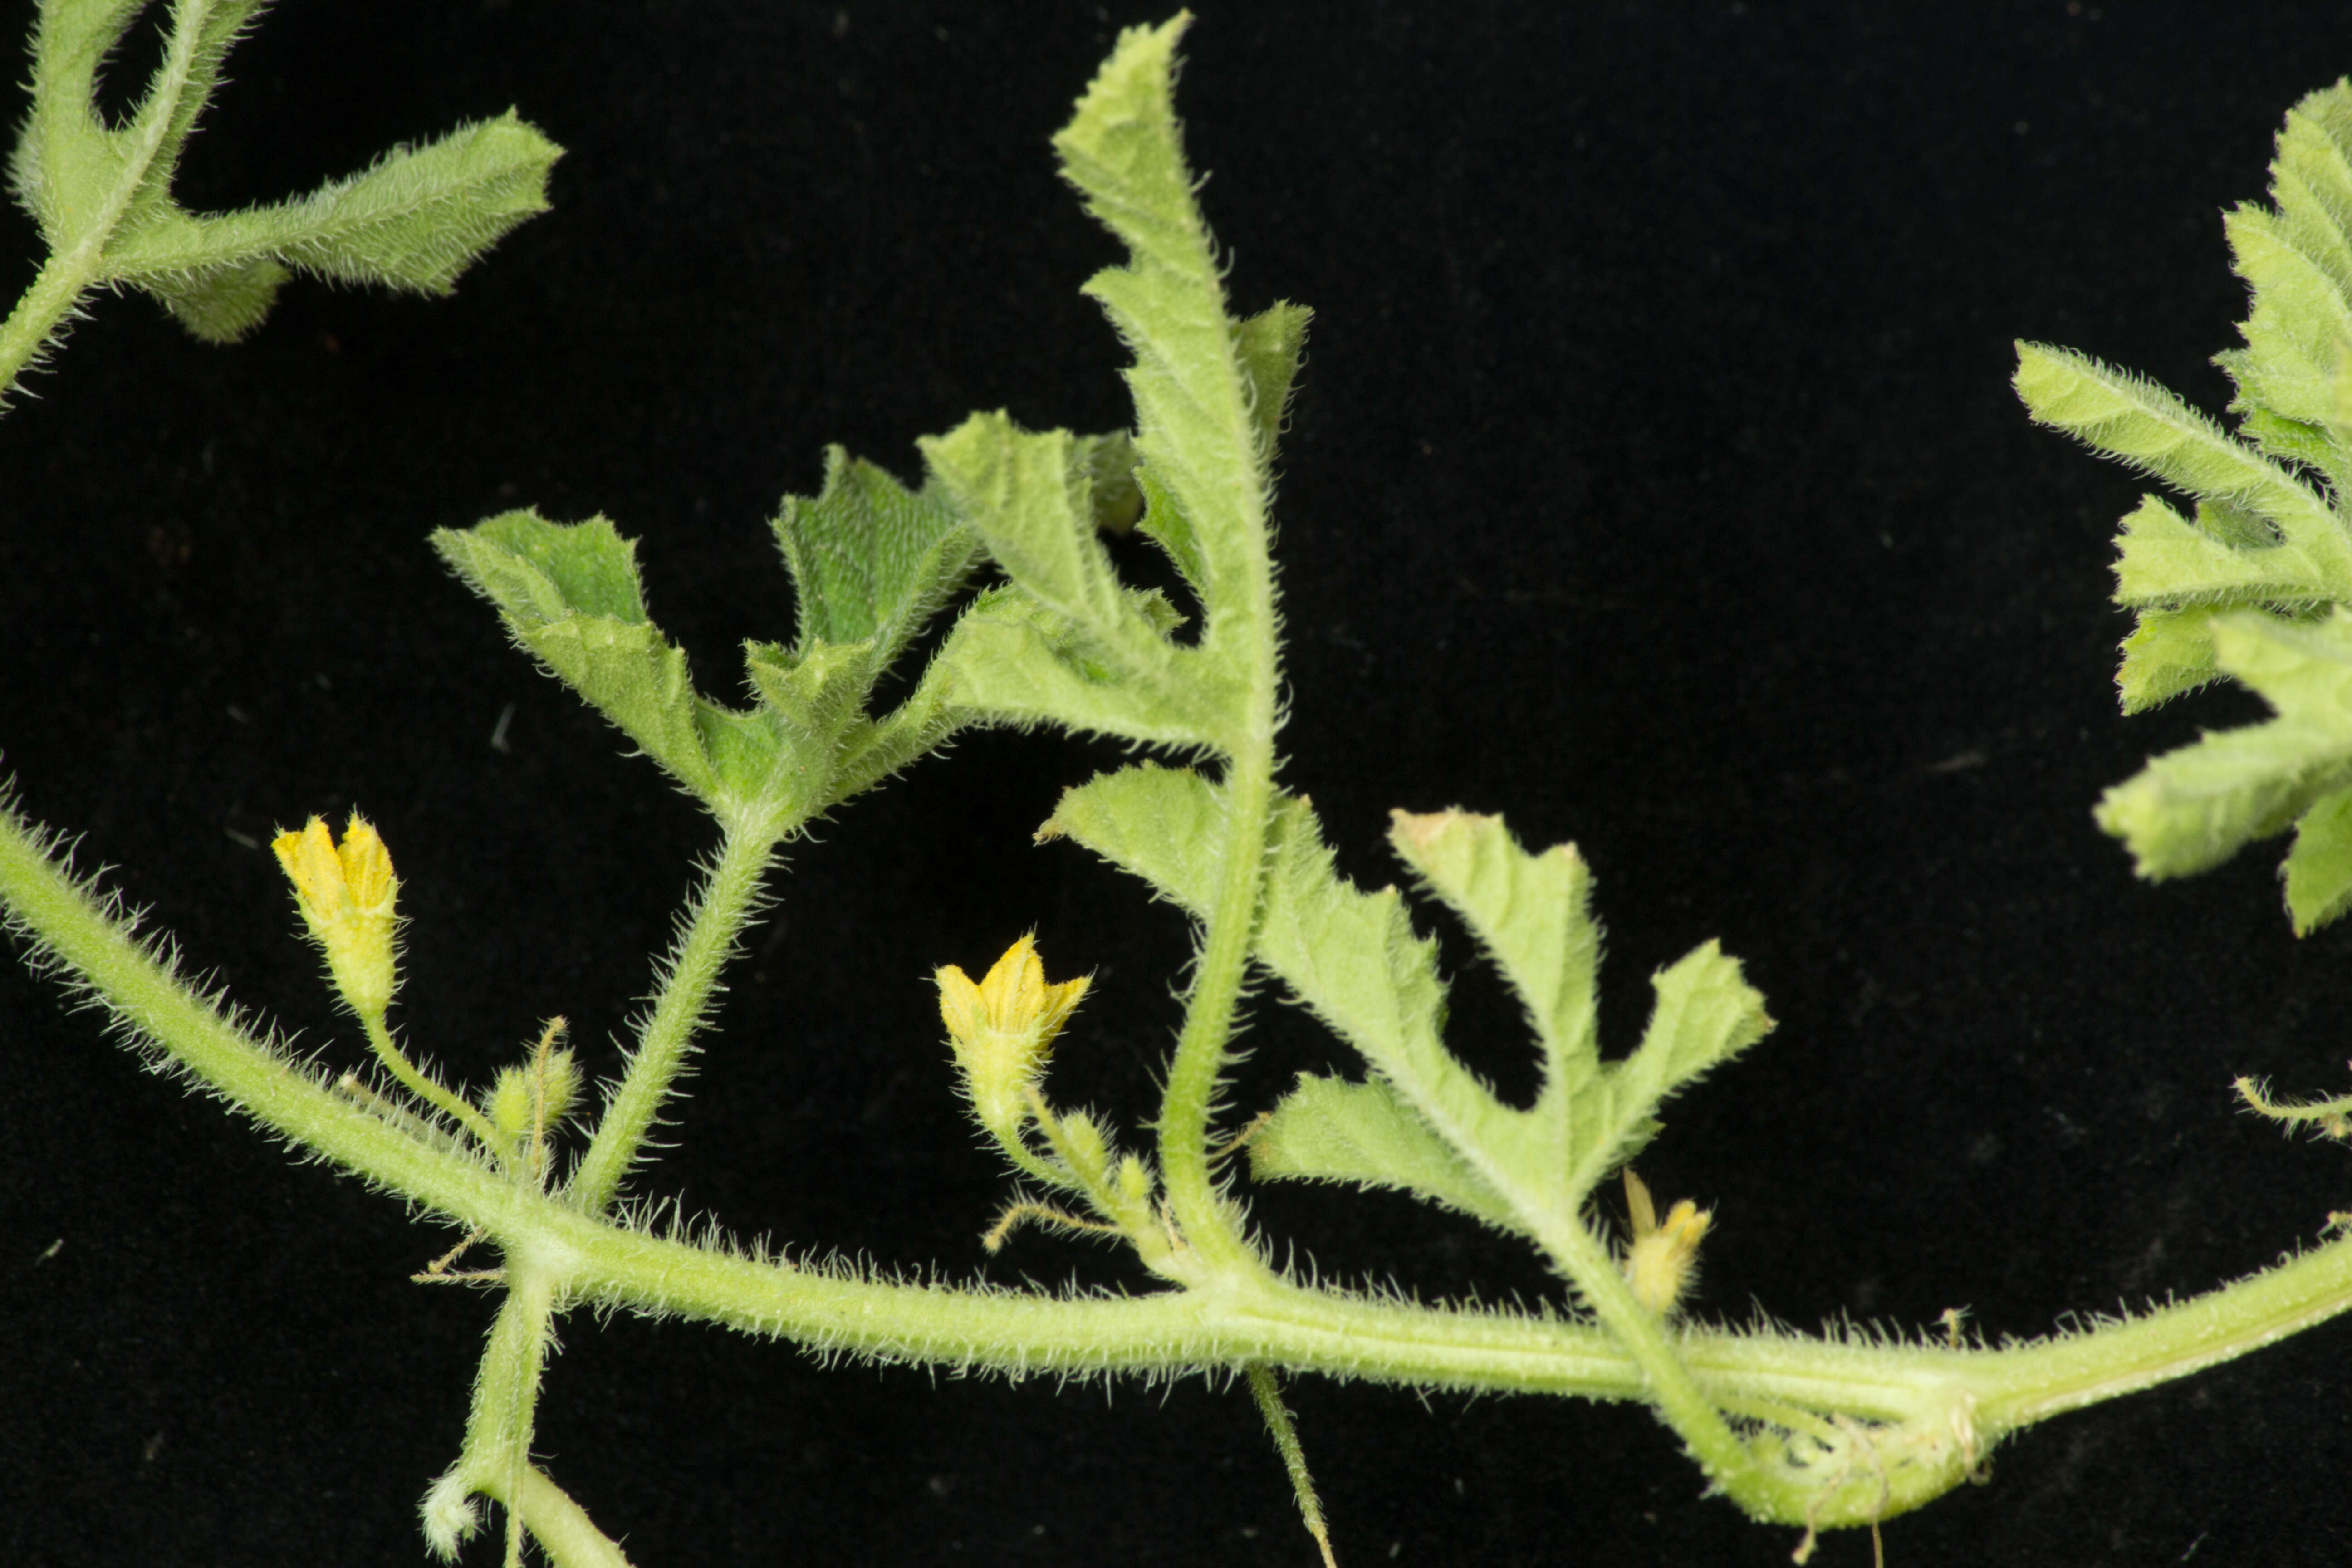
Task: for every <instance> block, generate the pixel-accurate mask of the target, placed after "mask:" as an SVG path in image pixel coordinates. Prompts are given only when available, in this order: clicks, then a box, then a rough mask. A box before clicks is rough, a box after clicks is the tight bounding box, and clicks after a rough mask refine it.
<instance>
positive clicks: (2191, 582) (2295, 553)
mask: <svg viewBox="0 0 2352 1568" xmlns="http://www.w3.org/2000/svg"><path fill="white" fill-rule="evenodd" d="M2017 356H2018V364H2017V375H2016V379H2015V385H2016V388H2017V394H2018V395H2019V396H2020V397H2021V398H2022V399H2023V400H2024V402H2025V406H2026V409H2027V411H2028V412H2029V413H2031V414H2032V416H2033V417H2034V418H2035V419H2036V420H2038V421H2039V422H2041V423H2042V424H2044V425H2048V426H2052V427H2053V428H2055V429H2058V430H2063V431H2064V432H2065V433H2066V434H2068V435H2070V436H2073V437H2074V438H2075V439H2077V440H2079V441H2081V442H2083V443H2084V445H2085V446H2088V447H2092V448H2094V449H2095V450H2097V451H2100V452H2104V453H2105V454H2106V455H2107V456H2109V457H2112V458H2116V459H2117V460H2119V461H2121V462H2124V463H2126V464H2127V465H2129V466H2131V467H2133V468H2138V469H2140V470H2141V471H2142V472H2145V473H2148V474H2153V475H2154V476H2156V477H2157V478H2158V479H2163V480H2164V481H2166V482H2167V483H2168V484H2171V485H2174V486H2177V487H2178V488H2179V489H2182V490H2185V491H2187V492H2188V493H2189V494H2191V495H2194V496H2197V497H2200V498H2201V499H2203V500H2210V501H2212V502H2215V503H2217V504H2219V505H2221V506H2223V507H2225V508H2231V509H2236V510H2243V511H2245V512H2247V513H2250V514H2252V516H2254V517H2257V518H2259V519H2261V520H2262V521H2263V522H2265V523H2268V524H2269V525H2270V526H2271V527H2272V528H2273V529H2275V530H2276V531H2277V534H2278V542H2277V543H2275V544H2271V545H2269V546H2267V547H2263V548H2254V549H2241V550H2237V551H2235V553H2237V554H2240V555H2242V556H2244V557H2247V558H2248V559H2246V560H2245V561H2244V562H2242V563H2240V564H2239V565H2238V566H2236V567H2234V568H2227V569H2225V568H2224V567H2223V565H2222V561H2223V560H2224V559H2226V558H2215V559H2212V560H2210V561H2209V560H2206V559H2204V558H2203V557H2201V556H2200V558H2199V559H2198V560H2197V561H2196V562H2195V563H2189V564H2193V565H2195V566H2197V567H2201V568H2202V570H2201V571H2199V572H2190V571H2188V570H2186V569H2185V567H2184V563H2181V562H2179V561H2177V560H2175V559H2173V557H2176V556H2179V555H2180V554H2182V553H2183V552H2185V551H2186V550H2187V547H2188V546H2187V542H2186V541H2184V540H2181V539H2180V538H2179V537H2178V536H2176V535H2173V534H2169V533H2168V534H2166V535H2165V536H2164V538H2163V540H2162V544H2163V546H2164V547H2165V549H2166V550H2167V551H2168V552H2169V553H2168V554H2167V556H2166V558H2165V560H2164V562H2163V563H2161V564H2162V566H2163V568H2164V570H2166V571H2167V572H2172V573H2176V574H2179V576H2181V577H2182V578H2184V579H2185V582H2184V586H2183V587H2182V588H2181V589H2180V590H2179V592H2182V593H2185V594H2200V593H2201V594H2206V595H2210V594H2213V593H2216V592H2220V591H2221V590H2222V589H2223V588H2225V587H2237V586H2241V585H2242V584H2244V583H2245V582H2246V581H2248V580H2252V581H2254V582H2259V583H2260V584H2263V589H2264V592H2265V593H2267V594H2271V595H2274V596H2277V597H2280V598H2287V597H2294V598H2300V599H2352V537H2347V533H2346V531H2345V529H2344V527H2343V525H2342V523H2341V522H2339V521H2338V520H2337V519H2336V514H2335V512H2334V510H2333V509H2331V508H2330V507H2329V505H2328V503H2327V501H2326V499H2325V498H2324V497H2322V496H2320V495H2319V494H2318V493H2316V492H2315V491H2314V490H2312V489H2310V488H2309V487H2308V486H2306V485H2305V484H2304V483H2303V482H2302V481H2301V480H2299V479H2296V478H2295V477H2294V475H2293V474H2290V473H2289V472H2287V471H2286V470H2285V469H2284V468H2280V467H2279V466H2278V465H2277V464H2275V463H2273V462H2272V461H2270V460H2269V459H2268V458H2264V457H2263V456H2262V454H2260V453H2259V452H2256V451H2255V450H2254V449H2253V448H2252V447H2248V446H2246V445H2244V444H2243V443H2242V442H2239V441H2237V440H2235V439H2233V438H2232V437H2230V436H2229V435H2228V434H2226V433H2225V432H2223V431H2222V430H2221V427H2220V426H2216V425H2215V424H2214V423H2213V422H2212V421H2211V420H2210V419H2208V418H2206V417H2205V416H2203V415H2201V414H2199V413H2198V412H2197V411H2196V410H2194V409H2192V408H2190V407H2189V406H2188V405H2186V404H2184V403H2182V402H2181V401H2180V400H2179V398H2177V397H2174V396H2173V395H2171V394H2170V393H2168V392H2167V391H2165V390H2164V389H2163V388H2162V387H2159V386H2158V385H2156V384H2154V383H2152V382H2149V381H2147V380H2145V379H2144V378H2142V377H2139V376H2136V375H2132V374H2128V373H2126V372H2124V371H2118V370H2116V369H2113V368H2111V367H2109V366H2107V365H2103V364H2101V363H2098V362H2097V361H2096V360H2094V359H2091V358H2090V357H2088V356H2087V355H2084V354H2078V353H2073V352H2071V351H2069V350H2065V349H2057V348H2051V347H2049V346H2048V345H2046V344H2040V343H2020V344H2018V346H2017ZM2146 511H2147V509H2146V508H2145V507H2144V508H2143V509H2142V512H2143V513H2145V512H2146ZM2140 515H2141V514H2135V521H2137V520H2138V518H2139V516H2140ZM2169 515H2170V517H2171V521H2173V522H2175V523H2179V521H2180V520H2179V516H2178V514H2169ZM2180 527H2181V530H2182V531H2187V525H2186V524H2185V523H2181V524H2180ZM2128 560H2129V554H2128V548H2127V552H2126V561H2128ZM2124 575H2125V574H2124V570H2123V568H2122V567H2120V566H2119V568H2118V577H2119V579H2122V578H2123V577H2124ZM2209 576H2210V577H2220V578H2223V579H2225V581H2223V582H2221V583H2217V584H2213V585H2211V586H2208V587H2203V588H2200V587H2199V586H2197V585H2196V584H2197V583H2198V582H2199V581H2200V579H2201V578H2204V577H2209ZM2226 579H2235V580H2234V581H2226ZM2158 580H2159V581H2164V580H2165V579H2161V578H2160V579H2158ZM2169 591H2171V590H2170V589H2168V588H2160V587H2158V586H2157V584H2156V583H2153V582H2137V583H2133V582H2124V583H2123V584H2121V586H2120V589H2119V594H2133V595H2146V594H2150V593H2158V592H2169ZM2126 602H2142V601H2140V600H2138V599H2132V600H2127V601H2126Z"/></svg>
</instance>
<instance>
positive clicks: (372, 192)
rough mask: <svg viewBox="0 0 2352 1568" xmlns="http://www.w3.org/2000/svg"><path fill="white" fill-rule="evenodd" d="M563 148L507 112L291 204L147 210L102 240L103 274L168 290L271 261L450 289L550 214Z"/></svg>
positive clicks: (364, 279) (430, 290)
mask: <svg viewBox="0 0 2352 1568" xmlns="http://www.w3.org/2000/svg"><path fill="white" fill-rule="evenodd" d="M561 156H562V150H561V149H560V148H558V147H557V146H556V145H555V144H554V143H553V142H550V141H548V140H547V138H546V137H544V136H542V135H541V134H540V133H539V132H538V131H536V130H534V129H533V128H532V127H531V126H530V125H528V124H526V123H524V122H523V121H521V120H520V119H519V118H518V117H517V116H516V115H515V113H514V111H513V110H508V111H507V112H506V113H505V114H502V115H500V116H499V117H498V118H497V119H495V120H488V121H482V122H480V123H478V124H475V125H467V126H461V127H459V128H458V129H457V130H456V131H453V132H450V133H449V134H447V135H446V136H443V137H441V138H440V139H439V140H437V141H435V142H429V143H427V144H426V145H425V146H423V147H417V148H411V149H405V150H403V151H400V152H396V153H391V154H389V155H387V156H386V157H384V158H383V159H382V160H380V161H379V162H378V163H376V164H375V166H374V167H373V168H371V169H369V170H367V171H366V172H365V173H363V174H354V175H351V176H349V177H348V178H345V179H341V180H334V181H331V182H329V183H328V184H325V185H322V186H320V188H319V189H318V190H316V191H313V192H312V193H311V194H310V195H307V196H302V197H299V198H298V199H296V200H293V201H290V202H283V203H279V204H278V205H272V206H264V207H251V208H247V210H245V211H243V212H236V213H224V214H220V215H218V216H201V217H200V216H193V215H190V214H187V213H184V212H182V211H180V210H179V209H178V208H176V207H170V208H167V209H163V210H157V211H154V212H152V213H149V214H144V215H142V217H141V219H140V221H138V222H136V223H133V224H130V225H126V226H125V228H124V231H123V232H122V233H121V235H120V236H119V237H117V239H116V240H115V242H114V243H113V244H112V245H110V247H108V249H107V257H106V276H108V277H110V278H112V279H117V280H120V281H122V282H128V283H132V284H136V285H138V286H139V287H141V288H143V289H170V288H171V287H172V286H173V279H175V278H177V277H179V276H182V275H184V274H186V273H189V272H192V271H193V272H199V273H202V272H207V271H212V270H215V269H219V268H228V267H238V266H249V265H251V264H253V263H254V262H256V261H259V260H268V259H276V260H278V261H281V262H283V263H285V264H286V265H288V266H290V267H294V268H299V269H301V270H304V271H308V272H314V273H317V274H319V275H320V277H323V278H328V279H334V280H335V281H338V282H344V283H376V284H382V285H383V286H385V287H387V288H393V289H410V290H413V291H415V292H418V293H425V294H446V293H448V292H449V291H450V289H453V288H455V287H456V286H457V276H458V274H459V273H461V272H463V271H464V270H465V269H466V268H467V267H470V266H471V265H473V263H474V262H475V261H477V260H478V259H479V258H481V256H482V255H483V254H484V253H485V252H486V251H488V249H489V248H490V247H492V246H494V245H496V244H497V243H498V242H499V240H500V239H501V238H503V237H505V236H506V234H507V233H508V231H509V230H510V229H512V228H513V227H514V226H516V225H518V224H520V223H521V222H523V221H524V220H525V219H527V218H530V217H532V216H536V215H537V214H540V213H542V212H545V211H546V210H547V179H548V174H549V171H550V170H551V169H552V168H553V167H554V164H555V162H556V160H557V159H558V158H560V157H561Z"/></svg>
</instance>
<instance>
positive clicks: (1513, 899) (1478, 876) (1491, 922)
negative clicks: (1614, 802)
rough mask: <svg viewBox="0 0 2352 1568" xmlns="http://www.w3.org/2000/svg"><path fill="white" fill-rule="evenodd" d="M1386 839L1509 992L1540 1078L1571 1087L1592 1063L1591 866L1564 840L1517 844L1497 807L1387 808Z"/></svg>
mask: <svg viewBox="0 0 2352 1568" xmlns="http://www.w3.org/2000/svg"><path fill="white" fill-rule="evenodd" d="M1389 819H1390V826H1389V843H1390V845H1391V847H1393V848H1394V849H1395V850H1396V852H1397V854H1398V856H1399V857H1400V858H1402V860H1403V861H1404V862H1405V864H1406V865H1408V866H1411V867H1412V868H1413V869H1414V870H1415V871H1417V872H1419V873H1420V874H1421V878H1422V880H1423V882H1424V883H1425V884H1426V885H1427V886H1428V888H1429V889H1430V891H1432V892H1433V893H1435V894H1436V895H1437V896H1438V897H1439V898H1441V899H1443V900H1444V901H1445V903H1446V905H1447V906H1448V907H1449V908H1451V909H1452V910H1454V913H1455V914H1456V915H1458V916H1460V917H1461V919H1462V921H1463V923H1464V924H1465V925H1467V926H1468V927H1469V928H1470V930H1471V931H1472V932H1473V933H1474V934H1475V935H1476V936H1477V938H1478V941H1479V942H1480V944H1481V945H1482V946H1484V947H1485V948H1486V954H1487V956H1488V957H1489V958H1491V959H1493V960H1494V962H1495V966H1496V968H1497V969H1499V970H1501V971H1502V973H1503V978H1504V979H1506V980H1507V981H1508V982H1509V983H1510V985H1511V989H1512V990H1514V991H1516V992H1517V993H1518V994H1519V1000H1520V1002H1521V1003H1522V1004H1524V1005H1525V1006H1526V1009H1527V1016H1528V1024H1529V1025H1530V1026H1532V1027H1533V1028H1534V1030H1535V1034H1536V1038H1537V1039H1538V1041H1539V1042H1540V1043H1541V1044H1542V1047H1543V1054H1544V1087H1545V1091H1546V1092H1547V1093H1549V1092H1551V1091H1553V1089H1555V1088H1556V1087H1557V1088H1559V1089H1569V1090H1571V1091H1572V1090H1573V1089H1576V1088H1578V1087H1579V1086H1580V1085H1582V1084H1583V1083H1584V1082H1586V1081H1587V1080H1589V1079H1591V1078H1592V1077H1593V1076H1594V1075H1595V1074H1596V1073H1598V1072H1599V1071H1600V1068H1601V1055H1600V1047H1599V1045H1598V1042H1597V1040H1596V1037H1595V1034H1594V1028H1595V1021H1594V1015H1593V1005H1594V1004H1593V995H1594V993H1593V986H1594V981H1595V975H1596V973H1597V972H1598V970H1599V967H1600V963H1601V928H1600V927H1599V926H1598V925H1597V924H1595V923H1594V921H1593V919H1592V913H1591V896H1592V873H1591V870H1590V868H1587V867H1586V865H1585V864H1584V860H1583V858H1582V857H1580V856H1579V855H1578V854H1577V852H1576V847H1575V846H1574V845H1572V844H1561V845H1556V846H1554V847H1552V848H1549V849H1547V850H1545V851H1544V852H1543V853H1542V854H1540V855H1530V854H1528V852H1527V851H1526V850H1524V849H1522V848H1520V847H1519V846H1518V843H1517V840H1516V839H1514V838H1513V837H1511V833H1510V829H1508V828H1507V827H1506V826H1503V819H1502V818H1501V817H1499V816H1476V815H1474V814H1473V813H1470V812H1465V811H1442V812H1433V813H1430V814H1428V815H1426V816H1416V815H1414V814H1412V813H1411V812H1404V811H1395V812H1391V813H1390V814H1389Z"/></svg>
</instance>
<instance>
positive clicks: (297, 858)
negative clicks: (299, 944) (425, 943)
mask: <svg viewBox="0 0 2352 1568" xmlns="http://www.w3.org/2000/svg"><path fill="white" fill-rule="evenodd" d="M269 847H270V848H271V849H273V850H275V851H276V852H277V855H278V864H279V865H280V866H282V867H284V868H286V875H287V877H288V879H289V880H291V881H292V882H293V884H294V901H295V904H296V907H298V908H299V909H300V910H301V911H302V921H303V923H304V924H305V925H307V926H308V927H310V937H311V940H313V941H314V942H317V943H318V944H319V945H320V948H322V949H324V950H325V952H326V954H327V971H328V973H329V974H330V975H331V976H332V978H333V980H334V983H335V989H336V990H337V991H339V992H341V993H342V997H343V1000H344V1001H345V1002H348V1003H349V1004H351V1006H352V1011H353V1012H355V1013H357V1014H358V1015H359V1016H361V1017H362V1018H381V1017H382V1016H383V1010H384V1009H385V1008H386V1007H388V1006H390V1005H392V994H393V991H394V988H395V987H396V986H397V985H398V984H399V979H398V976H397V974H396V973H395V972H394V953H393V937H394V927H395V925H396V924H397V921H396V919H395V917H394V904H395V903H396V902H397V900H399V897H400V879H399V878H397V877H395V876H394V875H393V874H392V854H391V852H390V851H389V850H387V849H385V848H384V847H383V839H382V838H380V837H377V835H376V831H375V829H374V828H373V827H372V826H369V825H368V822H367V819H366V818H364V817H362V816H360V814H359V813H358V812H356V811H355V812H353V813H352V817H351V821H350V823H349V824H348V825H347V826H345V827H344V828H343V841H342V843H341V845H338V844H336V842H335V840H334V836H333V835H332V834H331V833H329V832H328V831H327V824H326V822H325V820H324V819H322V818H320V817H316V816H314V817H312V818H311V819H310V824H309V825H308V826H305V827H304V828H303V829H302V831H301V832H299V833H281V834H279V835H278V837H277V838H275V839H274V840H272V841H271V843H270V846H269Z"/></svg>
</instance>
